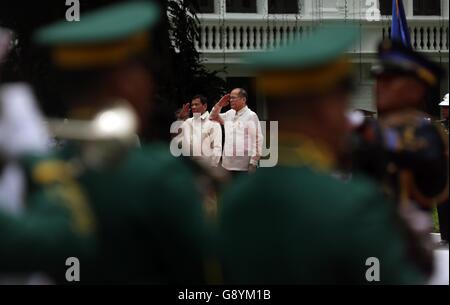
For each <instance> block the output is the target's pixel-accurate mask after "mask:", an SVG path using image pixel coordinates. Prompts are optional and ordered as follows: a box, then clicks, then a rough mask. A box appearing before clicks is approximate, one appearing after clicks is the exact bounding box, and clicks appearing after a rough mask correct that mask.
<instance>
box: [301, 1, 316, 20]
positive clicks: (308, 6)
mask: <svg viewBox="0 0 450 305" xmlns="http://www.w3.org/2000/svg"><path fill="white" fill-rule="evenodd" d="M313 1H317V0H304V1H303V11H304V14H303V15H305V16H312V15H313V7H314V5H313Z"/></svg>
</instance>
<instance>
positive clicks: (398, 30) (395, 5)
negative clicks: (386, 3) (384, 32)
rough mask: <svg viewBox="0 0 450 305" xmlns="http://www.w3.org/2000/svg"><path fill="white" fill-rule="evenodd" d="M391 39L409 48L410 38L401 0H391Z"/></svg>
mask: <svg viewBox="0 0 450 305" xmlns="http://www.w3.org/2000/svg"><path fill="white" fill-rule="evenodd" d="M391 39H392V40H397V41H400V42H401V43H402V44H403V45H405V46H407V47H411V36H410V34H409V28H408V23H407V22H406V15H405V8H404V6H403V1H402V0H392V31H391Z"/></svg>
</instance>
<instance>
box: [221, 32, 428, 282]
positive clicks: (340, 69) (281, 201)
mask: <svg viewBox="0 0 450 305" xmlns="http://www.w3.org/2000/svg"><path fill="white" fill-rule="evenodd" d="M356 37H357V31H356V29H355V28H354V27H352V26H348V25H347V26H344V25H334V26H332V25H330V26H328V27H323V28H320V29H317V31H316V32H315V34H314V35H313V36H310V37H309V38H306V39H304V40H302V41H300V42H298V43H297V44H295V45H294V46H291V47H285V48H283V49H280V50H278V51H275V52H269V53H264V54H259V55H255V56H254V57H252V58H250V61H251V67H252V68H253V69H255V70H256V71H257V73H258V74H257V86H258V88H259V89H260V90H262V91H263V92H264V93H265V94H266V95H267V96H268V97H270V100H269V101H268V113H269V119H270V120H271V121H278V123H279V158H278V160H279V162H278V166H276V167H274V168H263V169H261V170H260V171H257V172H256V174H254V175H253V176H250V177H242V178H241V179H240V180H238V181H237V182H236V184H235V185H234V187H232V188H231V189H230V190H229V192H228V193H227V194H225V195H224V197H223V202H222V206H221V207H222V208H221V210H220V233H221V241H222V251H223V269H224V278H225V282H226V283H233V284H235V283H245V284H332V283H348V284H350V283H359V284H363V283H377V282H371V280H372V279H371V277H370V271H368V269H369V267H368V265H366V264H367V262H368V261H367V260H368V259H369V258H376V259H378V260H379V262H380V265H379V267H380V270H379V271H380V277H379V279H378V280H379V282H380V283H384V284H417V283H422V282H423V281H424V277H423V274H421V273H420V272H419V271H418V268H417V266H415V265H414V263H413V262H412V260H411V258H410V257H408V253H407V251H406V243H405V234H404V231H403V228H402V227H401V226H400V225H399V222H398V221H397V218H396V214H395V210H394V206H393V204H391V203H389V202H386V201H385V199H384V197H383V196H382V194H380V193H379V192H378V191H377V188H376V187H375V185H373V184H372V183H371V182H370V181H368V180H365V179H364V178H362V177H358V176H354V177H353V179H352V181H350V182H348V183H343V182H341V181H339V180H337V179H334V178H332V177H331V172H332V170H333V169H334V168H335V166H336V165H337V160H338V158H339V155H340V154H341V153H342V152H343V151H345V150H346V147H345V142H346V141H345V138H346V136H347V135H348V133H349V131H350V129H349V124H348V121H347V117H346V110H347V107H348V106H349V105H348V103H349V95H350V87H351V81H350V75H351V72H352V71H351V64H350V63H349V61H348V60H347V58H346V57H345V55H344V51H345V50H346V49H347V48H349V47H350V46H351V45H352V43H353V42H354V41H355V39H356ZM262 185H263V186H264V191H262V190H261V186H262ZM369 265H370V264H369ZM372 275H373V274H372Z"/></svg>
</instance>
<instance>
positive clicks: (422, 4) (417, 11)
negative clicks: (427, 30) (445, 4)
mask: <svg viewBox="0 0 450 305" xmlns="http://www.w3.org/2000/svg"><path fill="white" fill-rule="evenodd" d="M413 11H414V15H415V16H440V15H441V1H440V0H414V6H413Z"/></svg>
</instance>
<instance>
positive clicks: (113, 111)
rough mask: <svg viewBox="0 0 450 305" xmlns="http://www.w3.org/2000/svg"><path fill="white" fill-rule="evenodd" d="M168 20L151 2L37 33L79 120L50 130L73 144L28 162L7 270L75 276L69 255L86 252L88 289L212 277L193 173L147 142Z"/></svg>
mask: <svg viewBox="0 0 450 305" xmlns="http://www.w3.org/2000/svg"><path fill="white" fill-rule="evenodd" d="M157 17H158V13H157V9H156V8H155V7H154V6H153V5H152V3H151V2H148V1H147V2H131V1H130V2H127V3H125V4H120V5H115V6H111V7H107V8H104V9H101V10H98V11H95V12H92V13H89V14H88V13H86V14H84V15H83V16H82V17H81V21H79V22H65V21H62V22H59V23H56V24H52V25H49V26H48V27H45V28H43V29H40V30H38V31H37V33H36V35H35V41H36V42H37V43H38V44H39V45H41V46H45V47H47V48H48V51H49V53H50V56H51V59H52V62H53V64H54V68H55V71H56V75H57V80H58V82H57V83H58V89H59V91H60V92H61V93H62V94H63V96H64V102H65V103H67V105H68V108H69V109H70V113H68V117H69V120H68V121H67V122H63V121H62V120H50V121H49V127H50V129H51V131H52V132H53V133H54V134H55V135H56V136H58V137H61V138H66V139H68V140H69V144H68V145H67V147H65V148H64V149H63V150H62V151H61V152H60V153H59V154H58V156H57V157H56V158H51V159H50V160H48V159H46V160H38V162H36V159H34V160H29V161H30V162H28V163H27V164H29V167H28V168H29V177H30V179H31V181H32V187H31V189H30V194H31V195H30V196H29V199H28V200H27V202H29V210H28V211H27V213H25V214H24V215H23V216H22V217H17V218H12V217H9V216H7V215H4V214H0V231H1V232H2V234H1V235H0V248H1V249H2V250H1V252H0V271H10V272H21V271H28V270H30V269H31V270H36V269H38V270H43V271H46V272H49V273H50V274H51V275H52V276H53V277H54V278H55V279H56V280H57V281H58V280H59V281H64V275H65V273H66V269H67V268H68V267H67V266H66V265H65V262H66V259H67V258H68V257H76V258H78V259H79V261H80V265H81V266H80V268H81V270H82V272H81V283H89V282H96V283H120V282H126V283H199V282H202V280H203V273H202V271H203V269H202V264H203V261H202V258H203V253H202V241H203V240H202V237H203V235H202V229H203V215H202V207H201V200H200V196H199V192H198V191H197V185H195V184H194V178H193V174H192V172H191V170H190V168H189V167H188V166H187V165H186V164H184V163H183V162H182V161H180V160H177V159H175V158H173V157H172V156H171V155H170V154H169V149H168V148H162V147H160V146H159V145H156V144H154V145H151V146H147V145H146V146H143V147H142V148H141V149H138V148H137V147H136V134H135V133H136V132H137V131H138V126H139V127H141V128H142V127H143V125H144V124H146V123H147V122H148V121H147V120H146V116H147V115H148V113H149V111H150V110H151V108H150V107H151V99H152V94H153V92H152V89H153V88H152V84H153V81H152V76H151V73H150V71H149V67H148V61H149V59H148V58H146V56H145V54H148V53H149V50H148V48H149V43H150V41H151V39H150V38H151V37H149V31H148V30H149V29H150V27H151V26H152V25H153V24H154V23H155V21H156V20H157ZM150 60H151V59H150ZM135 113H137V114H138V115H139V118H137V117H136V115H135ZM139 119H140V120H139ZM41 189H43V191H39V190H41ZM66 279H67V278H66Z"/></svg>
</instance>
